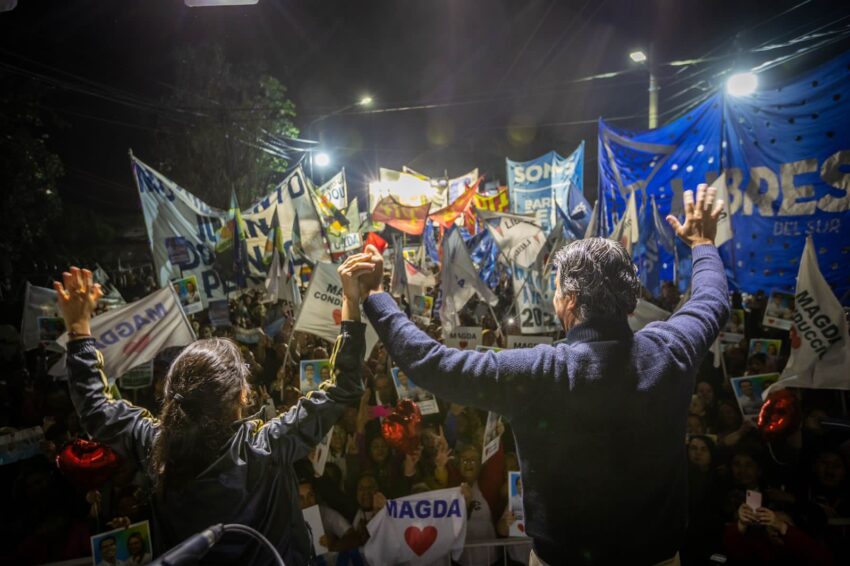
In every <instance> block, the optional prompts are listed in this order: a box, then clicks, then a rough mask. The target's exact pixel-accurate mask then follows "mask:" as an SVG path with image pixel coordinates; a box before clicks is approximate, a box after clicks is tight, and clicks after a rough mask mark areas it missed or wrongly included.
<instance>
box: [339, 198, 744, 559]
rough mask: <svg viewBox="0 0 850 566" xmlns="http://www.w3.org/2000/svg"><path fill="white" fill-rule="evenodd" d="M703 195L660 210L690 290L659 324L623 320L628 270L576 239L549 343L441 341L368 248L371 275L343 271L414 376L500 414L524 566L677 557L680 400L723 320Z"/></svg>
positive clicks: (447, 395) (720, 278)
mask: <svg viewBox="0 0 850 566" xmlns="http://www.w3.org/2000/svg"><path fill="white" fill-rule="evenodd" d="M714 201H715V190H714V189H713V188H708V189H707V188H706V186H705V185H700V187H699V188H698V190H697V195H696V199H694V194H693V192H692V191H686V192H685V194H684V202H685V211H686V219H685V222H684V224H680V223H679V222H678V220H676V219H675V218H674V217H672V216H671V217H668V221H669V222H670V224H671V225H672V226H673V228H674V229H675V231H676V233H677V235H678V236H679V237H680V238H681V239H682V240H683V241H684V242H685V243H687V244H688V245H689V246H690V247H691V249H692V254H693V281H692V289H693V293H692V297H691V299H690V300H689V301H688V302H687V303H686V304H685V305H684V306H683V307H682V308H681V309H680V310H679V311H678V312H676V313H675V314H674V315H673V316H672V317H670V319H669V320H667V321H666V322H655V323H652V324H650V325H648V326H647V327H645V328H644V329H643V330H641V331H639V332H637V333H632V331H631V330H630V328H629V325H628V322H627V316H628V314H629V313H630V312H632V311H633V310H634V308H635V306H636V303H637V297H638V291H639V288H640V284H639V281H638V278H637V270H636V267H635V265H634V264H633V263H632V260H631V257H630V255H629V254H628V253H627V252H626V250H625V249H624V248H623V247H622V246H621V245H620V244H619V243H617V242H614V241H611V240H607V239H602V238H588V239H584V240H579V241H575V242H572V243H571V244H568V245H567V246H565V247H564V248H562V249H561V250H560V251H558V252H557V254H556V255H555V259H554V265H555V266H556V268H557V292H556V294H555V297H554V300H553V303H554V308H555V312H556V313H557V315H558V317H559V319H560V320H561V322H562V324H563V326H564V329H565V330H566V331H567V337H566V340H565V343H562V344H558V345H556V346H549V345H540V346H537V347H535V348H530V349H518V350H504V351H501V352H498V353H496V352H492V351H490V352H474V351H458V350H455V349H452V348H447V347H445V346H443V345H441V344H440V343H438V342H436V341H435V340H433V339H431V338H430V337H429V336H428V335H427V334H425V333H424V332H422V331H420V330H419V329H418V328H417V327H416V325H415V324H413V323H412V322H410V321H409V320H408V319H407V317H406V316H405V315H404V313H402V312H401V311H400V310H399V309H398V306H397V305H396V303H395V301H394V300H393V299H392V297H390V296H389V295H388V294H386V293H383V292H382V282H381V275H382V273H383V265H382V260H381V257H380V255H379V254H378V253H377V250H375V249H370V248H368V247H367V251H371V252H372V257H371V258H368V259H364V260H363V261H364V262H365V263H367V264H369V265H370V266H374V269H373V270H372V271H358V272H356V273H355V272H352V274H351V275H350V277H356V276H358V275H359V276H360V281H361V296H362V297H363V299H364V301H365V303H364V305H365V312H366V314H367V316H368V317H369V320H370V321H371V323H372V325H373V326H374V327H375V329H376V330H377V332H378V335H379V336H380V338H381V340H382V341H383V342H384V344H385V345H386V349H387V351H388V353H389V355H390V356H391V357H392V359H393V361H395V362H396V363H397V364H398V366H399V367H400V368H401V369H402V370H403V371H405V372H406V373H407V374H408V375H409V376H410V378H411V379H412V380H413V381H414V382H415V383H417V384H418V385H420V386H422V387H424V388H425V389H427V390H428V391H431V392H433V393H434V394H436V395H438V396H441V397H443V398H444V399H446V400H448V401H451V402H455V403H461V404H464V405H471V406H473V407H477V408H480V409H487V410H491V411H493V412H496V413H499V414H501V415H503V416H504V417H505V418H506V419H507V420H508V422H510V424H511V426H512V428H513V431H514V436H515V438H516V443H517V448H518V452H519V453H520V455H521V469H522V482H523V486H524V488H525V489H524V493H523V502H524V510H525V525H526V531H527V533H528V535H529V536H530V537H531V538H532V539H533V544H534V551H533V553H532V556H531V563H532V564H546V563H549V564H555V563H558V564H561V563H569V564H602V563H615V562H622V563H626V562H628V563H630V564H655V563H664V562H667V563H674V562H678V554H677V551H678V549H679V547H680V546H681V544H682V541H683V538H684V533H685V526H686V522H687V497H688V487H687V459H686V455H685V445H684V443H683V442H682V439H683V438H684V436H685V430H686V422H687V415H688V406H689V402H690V399H691V394H692V392H693V390H694V379H695V374H696V371H697V368H698V367H699V364H700V362H701V360H702V358H703V357H704V356H705V355H706V353H707V352H708V348H709V346H710V345H711V344H712V343H713V342H714V340H715V339H716V338H717V336H718V334H719V332H720V329H721V328H723V325H724V324H725V322H726V319H727V318H728V316H729V299H728V290H727V283H726V276H725V272H724V269H723V264H722V263H721V261H720V257H719V255H718V252H717V249H716V248H715V246H714V237H715V234H716V231H717V220H718V218H719V217H720V214H721V208H722V203H720V202H718V203H717V204H716V206H715V202H714ZM346 277H348V276H346V275H344V276H343V279H345V278H346ZM625 462H627V463H628V464H629V465H628V467H624V464H623V463H625ZM624 474H626V477H625V478H624V477H623V475H624ZM611 533H617V537H616V538H613V539H612V537H611Z"/></svg>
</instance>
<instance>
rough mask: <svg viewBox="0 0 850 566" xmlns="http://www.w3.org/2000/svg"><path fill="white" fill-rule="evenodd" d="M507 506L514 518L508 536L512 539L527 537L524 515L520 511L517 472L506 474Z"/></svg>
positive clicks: (520, 483) (520, 499)
mask: <svg viewBox="0 0 850 566" xmlns="http://www.w3.org/2000/svg"><path fill="white" fill-rule="evenodd" d="M508 506H509V507H510V509H511V513H513V516H514V522H513V523H511V526H510V529H509V531H508V535H509V536H512V537H527V536H528V535H527V534H526V532H525V514H524V513H523V510H522V475H521V474H520V473H519V472H508Z"/></svg>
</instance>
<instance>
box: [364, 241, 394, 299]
mask: <svg viewBox="0 0 850 566" xmlns="http://www.w3.org/2000/svg"><path fill="white" fill-rule="evenodd" d="M363 252H364V253H367V254H369V256H370V259H369V262H370V263H372V264H373V265H374V266H375V269H374V270H372V272H371V273H368V272H363V273H361V274H360V296H361V298H362V299H364V300H365V299H366V298H367V297H368V296H369V293H371V292H373V291H381V290H382V289H383V284H384V257H383V256H382V255H381V252H379V251H378V248H376V247H375V246H373V245H372V244H369V245H368V246H366V249H364V250H363ZM400 252H401V250H398V251H397V253H400Z"/></svg>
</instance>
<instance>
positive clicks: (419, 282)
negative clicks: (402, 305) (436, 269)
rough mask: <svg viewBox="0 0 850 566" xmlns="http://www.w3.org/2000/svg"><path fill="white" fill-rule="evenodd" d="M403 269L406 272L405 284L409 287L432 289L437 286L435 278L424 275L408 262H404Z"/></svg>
mask: <svg viewBox="0 0 850 566" xmlns="http://www.w3.org/2000/svg"><path fill="white" fill-rule="evenodd" d="M404 268H405V270H406V271H407V283H408V285H410V286H411V287H413V286H416V287H419V288H425V287H433V286H435V285H436V284H437V278H436V277H434V276H433V275H428V274H426V273H425V272H424V271H421V270H420V269H418V268H417V267H416V266H415V265H413V264H412V263H410V262H409V261H406V260H405V262H404Z"/></svg>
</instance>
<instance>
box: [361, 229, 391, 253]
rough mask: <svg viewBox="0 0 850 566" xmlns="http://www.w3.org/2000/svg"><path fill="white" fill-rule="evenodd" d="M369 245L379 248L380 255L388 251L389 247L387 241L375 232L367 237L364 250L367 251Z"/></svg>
mask: <svg viewBox="0 0 850 566" xmlns="http://www.w3.org/2000/svg"><path fill="white" fill-rule="evenodd" d="M369 244H372V245H373V246H375V247H376V248H378V251H379V252H380V253H384V250H385V249H387V246H388V245H389V244H388V243H387V241H386V240H385V239H383V238H382V237H380V236H379V235H378V234H376V233H375V232H369V234H368V235H367V236H366V241H365V242H364V244H363V249H366V246H368V245H369Z"/></svg>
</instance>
